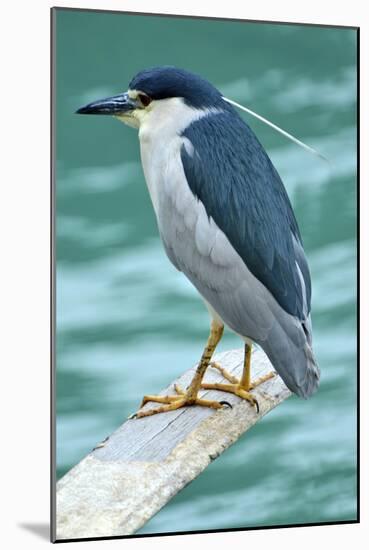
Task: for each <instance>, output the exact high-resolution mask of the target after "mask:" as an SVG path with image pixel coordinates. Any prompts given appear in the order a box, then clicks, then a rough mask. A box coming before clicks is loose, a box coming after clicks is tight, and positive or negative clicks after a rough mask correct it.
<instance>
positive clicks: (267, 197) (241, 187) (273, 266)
mask: <svg viewBox="0 0 369 550" xmlns="http://www.w3.org/2000/svg"><path fill="white" fill-rule="evenodd" d="M183 135H184V137H185V138H187V139H188V140H189V141H190V142H191V143H192V146H193V154H192V155H191V154H189V153H188V150H187V149H186V147H182V150H181V159H182V163H183V168H184V171H185V175H186V178H187V181H188V184H189V186H190V188H191V190H192V192H193V193H194V195H195V196H196V197H198V199H199V200H200V201H201V202H202V203H203V204H204V206H205V209H206V212H207V215H208V217H209V218H210V217H211V218H212V219H213V220H214V221H215V223H216V224H217V226H218V227H219V228H220V229H221V230H222V231H223V232H224V234H225V235H226V236H227V238H228V240H229V242H230V243H231V245H232V246H233V247H234V249H235V250H236V251H237V252H238V254H239V256H240V257H241V258H242V259H243V261H244V262H245V264H246V265H247V267H248V269H249V270H250V271H251V273H252V274H253V275H255V277H256V278H257V279H258V280H260V281H261V282H262V283H263V284H264V286H265V287H266V288H267V289H268V290H269V291H270V292H271V294H272V295H273V296H274V298H275V299H276V300H277V302H278V303H279V304H280V305H281V307H283V309H284V310H285V311H287V312H288V313H290V314H291V315H295V316H296V317H298V318H299V319H305V318H306V317H307V315H308V313H309V312H310V300H311V282H310V274H309V268H308V264H307V261H306V258H305V254H304V250H303V246H302V241H301V236H300V232H299V228H298V225H297V222H296V219H295V216H294V213H293V210H292V207H291V204H290V201H289V198H288V195H287V193H286V191H285V188H284V186H283V183H282V181H281V179H280V177H279V175H278V173H277V171H276V170H275V168H274V166H273V164H272V163H271V161H270V159H269V157H268V155H267V154H266V152H265V151H264V149H263V147H262V145H261V144H260V143H259V141H258V140H257V138H256V136H255V135H254V133H253V132H252V130H251V129H250V128H249V127H248V126H247V125H246V124H245V123H244V122H243V120H242V119H241V118H240V117H238V115H236V114H235V113H234V112H233V111H232V110H230V111H227V112H223V113H221V114H216V115H212V116H208V117H206V118H203V119H201V121H199V122H194V123H192V124H191V125H190V126H189V127H188V128H187V129H186V130H185V131H184V133H183ZM301 277H302V279H301Z"/></svg>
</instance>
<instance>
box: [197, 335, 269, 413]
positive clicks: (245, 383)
mask: <svg viewBox="0 0 369 550" xmlns="http://www.w3.org/2000/svg"><path fill="white" fill-rule="evenodd" d="M211 366H212V367H213V368H215V369H217V370H218V371H219V372H220V373H221V374H222V376H223V377H224V378H225V379H226V380H228V382H230V384H222V383H213V384H206V383H204V384H201V388H202V389H204V390H220V391H225V392H230V393H234V394H235V395H238V397H242V399H246V400H247V401H249V402H250V403H251V404H252V405H255V407H256V410H257V412H259V404H258V402H257V400H256V398H255V397H254V396H253V395H252V394H251V393H250V391H251V390H253V389H254V388H256V387H257V386H259V385H260V384H262V383H263V382H265V381H266V380H269V379H270V378H273V376H274V375H275V373H274V372H270V373H268V374H266V375H264V376H260V378H258V379H257V380H255V381H254V382H251V345H248V344H245V355H244V364H243V371H242V376H241V379H240V380H238V379H237V378H236V377H235V376H233V375H232V374H230V373H229V372H227V371H226V370H225V369H223V368H222V367H221V366H220V365H218V364H217V363H212V365H211Z"/></svg>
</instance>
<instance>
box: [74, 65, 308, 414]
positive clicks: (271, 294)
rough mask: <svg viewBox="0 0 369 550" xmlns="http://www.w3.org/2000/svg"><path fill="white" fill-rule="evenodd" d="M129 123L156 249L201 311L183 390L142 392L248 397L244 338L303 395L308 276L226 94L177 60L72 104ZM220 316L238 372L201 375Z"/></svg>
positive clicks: (177, 400) (282, 204)
mask: <svg viewBox="0 0 369 550" xmlns="http://www.w3.org/2000/svg"><path fill="white" fill-rule="evenodd" d="M77 112H78V113H81V114H102V115H113V116H115V117H116V118H118V119H119V120H121V121H122V122H124V123H126V124H128V125H129V126H133V127H135V128H138V136H139V140H140V148H141V159H142V166H143V170H144V174H145V178H146V182H147V186H148V189H149V193H150V196H151V200H152V203H153V207H154V210H155V214H156V218H157V223H158V228H159V232H160V236H161V239H162V241H163V244H164V247H165V250H166V253H167V255H168V257H169V259H170V261H171V262H172V263H173V264H174V265H175V267H176V268H177V269H179V270H180V271H182V272H183V273H184V274H185V275H186V276H187V277H188V279H189V280H190V281H191V283H192V284H193V285H194V286H195V287H196V289H197V290H198V292H199V293H200V295H201V296H202V298H203V299H204V301H205V304H206V306H207V308H208V310H209V313H210V316H211V329H210V335H209V338H208V341H207V344H206V347H205V349H204V352H203V354H202V357H201V360H200V362H199V364H198V367H197V369H196V372H195V375H194V377H193V379H192V381H191V383H190V385H189V386H188V388H187V389H186V391H184V390H182V389H180V388H176V391H177V395H168V396H155V395H148V396H145V397H144V401H143V403H145V402H147V401H154V402H158V403H162V404H163V405H162V406H160V407H158V408H155V409H150V410H145V411H140V412H138V413H137V416H138V417H141V416H148V415H151V414H154V413H159V412H164V411H169V410H173V409H178V408H180V407H183V406H185V405H194V404H198V405H203V406H208V407H213V408H220V407H222V406H223V405H222V402H217V401H208V400H205V399H202V398H201V397H199V391H200V390H201V389H204V388H205V389H217V390H222V391H225V392H232V393H234V394H236V395H238V396H240V397H242V398H244V399H246V400H248V401H249V402H250V403H252V404H254V405H256V406H257V401H256V399H255V397H254V396H253V395H252V393H251V392H252V389H253V388H255V387H256V386H257V385H259V384H261V383H262V382H264V381H265V380H266V379H267V378H269V377H271V376H273V373H270V375H267V376H264V377H263V378H260V379H258V380H255V381H253V382H251V377H250V359H251V346H252V343H253V342H255V343H257V344H258V345H260V346H261V347H262V349H263V350H264V351H265V353H266V354H267V356H268V357H269V359H270V361H271V363H272V364H273V366H274V368H275V369H276V371H277V372H278V373H279V375H280V376H281V378H282V379H283V381H284V382H285V384H286V385H287V386H288V388H289V389H290V390H291V391H292V392H294V393H296V394H298V395H299V396H301V397H304V398H307V397H309V396H310V395H311V394H312V393H313V392H314V390H316V388H317V387H318V384H319V369H318V366H317V364H316V361H315V359H314V355H313V350H312V330H311V320H310V300H311V282H310V274H309V268H308V264H307V260H306V256H305V253H304V249H303V245H302V240H301V235H300V231H299V228H298V225H297V222H296V218H295V216H294V213H293V210H292V206H291V203H290V201H289V198H288V195H287V193H286V190H285V188H284V186H283V183H282V181H281V179H280V177H279V175H278V173H277V171H276V169H275V168H274V166H273V164H272V162H271V161H270V159H269V157H268V155H267V154H266V152H265V150H264V148H263V147H262V145H261V144H260V143H259V141H258V139H257V138H256V136H255V134H254V133H253V132H252V130H251V129H250V128H249V126H248V125H247V124H246V123H245V122H244V121H243V120H242V119H241V117H240V116H239V115H238V113H237V112H236V110H235V109H234V107H233V106H232V105H231V103H230V100H226V99H225V98H224V97H223V96H222V94H221V93H220V92H219V91H218V90H217V89H216V88H215V87H214V86H212V85H211V84H210V83H209V82H207V81H206V80H204V79H203V78H201V77H199V76H197V75H194V74H192V73H190V72H188V71H185V70H182V69H177V68H175V67H156V68H152V69H146V70H144V71H142V72H140V73H138V74H137V75H136V76H135V77H134V78H133V80H132V81H131V83H130V85H129V89H128V91H127V92H126V93H122V94H119V95H117V96H114V97H110V98H107V99H103V100H100V101H95V102H93V103H90V104H89V105H86V106H85V107H82V108H80V109H79V110H78V111H77ZM224 325H227V326H228V327H229V328H230V329H231V330H233V331H234V332H235V333H237V334H238V335H239V336H240V337H241V338H242V339H243V340H244V341H245V356H244V369H243V374H242V377H241V379H240V380H237V379H235V378H234V377H233V376H231V375H230V374H228V373H227V372H226V371H224V370H223V369H222V368H221V367H220V366H219V365H215V367H216V368H219V369H220V370H221V372H222V374H223V376H224V378H225V379H226V380H227V382H228V383H227V384H205V383H203V377H204V374H205V371H206V369H207V367H208V366H209V364H211V363H210V362H211V358H212V355H213V352H214V350H215V347H216V345H217V344H218V342H219V340H220V339H221V337H222V334H223V329H224Z"/></svg>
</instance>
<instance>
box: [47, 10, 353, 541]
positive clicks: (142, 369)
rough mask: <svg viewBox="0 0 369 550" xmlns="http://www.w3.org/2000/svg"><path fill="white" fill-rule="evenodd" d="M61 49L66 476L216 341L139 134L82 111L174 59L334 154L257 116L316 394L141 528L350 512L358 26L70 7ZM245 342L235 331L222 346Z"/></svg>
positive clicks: (60, 336) (61, 14) (60, 271)
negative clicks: (170, 248) (162, 234)
mask: <svg viewBox="0 0 369 550" xmlns="http://www.w3.org/2000/svg"><path fill="white" fill-rule="evenodd" d="M56 43H57V55H56V61H57V64H56V67H57V75H56V83H57V85H56V107H57V119H56V120H57V128H56V197H57V210H56V214H57V216H56V221H57V226H56V227H57V312H56V313H57V342H56V343H57V361H56V364H57V472H58V476H59V477H60V476H62V475H63V474H64V473H65V472H66V471H68V470H69V469H70V468H71V467H72V466H73V465H75V464H76V463H77V462H78V461H79V460H80V459H81V458H83V457H84V456H85V455H86V454H87V453H88V452H89V451H90V450H91V449H92V448H93V447H94V445H95V444H96V443H97V442H99V441H101V440H102V439H104V438H105V437H106V435H108V434H109V433H111V432H112V431H114V430H115V429H116V428H117V427H118V426H119V425H120V424H121V423H122V421H123V420H124V419H125V418H126V417H127V416H128V415H129V414H131V413H132V412H134V411H135V410H136V409H137V406H138V405H139V403H140V399H141V397H142V396H143V394H144V393H155V392H157V391H158V390H160V389H161V388H162V387H165V386H166V385H167V384H168V383H169V382H170V381H171V380H173V379H174V378H175V377H177V376H178V375H179V374H180V373H182V372H183V371H184V370H186V369H187V368H189V367H190V366H192V365H193V364H194V363H195V362H196V361H197V360H198V358H199V356H200V354H201V351H202V347H203V345H204V343H205V341H206V337H207V333H208V324H209V321H208V314H207V312H206V310H205V308H204V306H203V303H202V301H201V300H200V299H199V297H198V295H197V293H196V291H195V290H194V289H193V288H192V287H191V285H190V284H189V282H188V281H187V280H186V279H185V278H184V276H182V275H181V274H180V273H178V272H177V271H176V270H175V268H174V267H173V266H172V265H171V264H170V263H169V261H168V260H167V258H166V256H165V253H164V251H163V248H162V246H161V243H160V240H159V237H158V233H157V228H156V222H155V218H154V214H153V211H152V206H151V203H150V199H149V196H148V193H147V190H146V187H145V183H144V178H143V174H142V169H141V165H140V159H139V150H138V141H137V135H136V132H135V131H134V130H132V129H129V128H127V127H124V126H123V125H122V124H120V123H119V122H118V121H116V120H113V119H109V118H105V117H78V116H76V115H74V114H73V113H74V111H75V109H76V108H78V107H79V106H81V105H83V104H85V103H86V102H88V101H90V100H93V99H98V98H101V97H105V96H108V95H112V94H115V93H117V92H119V91H122V90H124V89H126V87H127V85H128V82H129V80H130V79H131V77H132V76H133V75H134V74H135V73H136V72H137V71H138V70H140V69H142V68H144V67H147V66H152V65H156V64H174V65H178V66H182V67H185V68H187V69H190V70H193V71H194V72H198V73H200V74H202V75H203V76H205V77H207V78H208V79H209V80H211V81H212V82H213V83H214V84H215V85H216V86H217V87H218V88H219V89H220V90H221V91H222V92H223V94H224V95H226V96H228V97H230V98H232V99H234V100H236V101H239V102H243V103H244V104H245V105H247V106H249V107H250V108H251V109H253V110H255V111H257V112H258V113H260V114H261V115H264V116H266V117H268V118H270V119H271V120H272V121H273V122H275V123H276V124H278V125H280V126H282V127H283V128H285V129H286V130H288V131H290V132H291V133H293V134H294V135H296V136H297V137H299V138H300V139H302V140H303V141H305V142H306V143H308V144H310V145H311V146H313V147H315V148H316V149H318V150H319V151H320V152H321V153H323V154H324V155H325V156H327V157H328V158H329V160H330V163H329V164H327V163H325V162H323V161H321V160H320V159H318V158H317V157H314V156H312V155H310V154H308V153H306V152H305V151H303V150H302V149H300V148H298V147H297V146H296V145H294V144H292V143H291V142H289V141H287V140H285V139H284V138H283V137H282V136H280V135H279V134H277V133H275V132H274V131H273V130H271V129H269V128H268V127H266V126H264V125H262V124H261V123H259V122H258V121H256V120H255V119H250V118H249V117H247V121H248V122H249V124H250V125H251V126H252V128H253V129H254V131H255V132H256V133H257V135H258V137H259V139H260V140H261V141H262V143H263V144H264V146H265V147H266V149H267V151H268V153H269V155H270V157H271V158H272V160H273V162H274V164H275V166H276V168H277V169H278V171H279V173H280V175H281V177H282V179H283V181H284V183H285V185H286V188H287V190H288V193H289V195H290V198H291V201H292V203H293V206H294V209H295V212H296V216H297V219H298V221H299V225H300V228H301V232H302V235H303V238H304V243H305V248H306V251H307V255H308V258H309V263H310V266H311V272H312V281H313V326H314V345H315V350H316V355H317V357H318V361H319V364H320V367H321V371H322V380H321V387H320V390H319V392H318V394H316V395H315V396H314V397H313V398H312V399H311V400H309V401H306V402H305V401H302V400H300V399H298V398H297V397H292V398H290V399H289V400H288V401H286V402H285V403H283V405H281V406H280V407H278V408H277V409H276V410H274V411H273V412H272V413H270V414H269V415H268V416H267V417H266V418H265V419H263V421H262V422H260V423H259V424H258V425H257V426H255V427H254V428H253V429H252V430H251V431H250V432H248V434H247V435H245V436H244V437H242V438H241V439H240V440H239V441H238V442H237V443H236V444H235V445H234V446H233V447H231V448H230V449H229V450H228V451H227V452H225V453H224V454H223V455H222V456H221V457H219V458H218V459H217V460H216V461H215V462H214V463H212V464H211V465H210V466H209V467H208V468H207V469H206V471H205V472H204V473H203V474H202V475H201V476H200V477H199V478H198V479H196V480H195V481H193V482H192V483H191V484H190V485H189V486H187V487H186V488H185V489H184V490H183V491H182V492H181V493H180V494H179V495H177V497H175V498H174V499H173V500H172V501H171V502H170V503H169V504H168V505H167V506H166V507H165V508H164V509H163V510H162V511H160V512H159V513H158V514H157V515H156V516H155V517H154V518H152V520H151V521H149V522H148V523H147V525H146V526H145V528H144V529H142V530H141V531H140V533H155V532H171V531H184V530H202V529H221V528H232V527H249V526H260V525H278V524H295V523H307V522H322V521H337V520H352V519H355V518H356V352H357V350H356V68H355V64H356V34H355V31H353V30H350V29H328V28H313V27H305V26H283V25H268V24H255V23H244V22H238V23H235V22H221V21H206V20H190V19H177V18H176V19H170V18H159V17H149V16H145V17H140V16H128V15H114V14H104V13H86V12H73V11H66V10H62V11H58V16H57V34H56ZM245 116H246V115H245ZM240 346H241V342H240V340H239V339H238V338H237V337H236V336H235V335H234V334H232V333H230V332H229V331H227V332H226V333H225V336H224V338H223V340H222V342H221V344H220V346H219V351H222V350H225V349H229V348H235V347H240ZM107 535H109V533H107Z"/></svg>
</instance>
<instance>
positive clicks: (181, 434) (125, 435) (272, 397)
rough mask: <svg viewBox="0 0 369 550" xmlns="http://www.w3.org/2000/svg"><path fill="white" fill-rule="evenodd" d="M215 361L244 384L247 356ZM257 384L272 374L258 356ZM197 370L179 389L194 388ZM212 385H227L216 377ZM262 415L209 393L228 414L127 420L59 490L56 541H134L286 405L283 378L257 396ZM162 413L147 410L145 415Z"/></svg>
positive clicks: (197, 411)
mask: <svg viewBox="0 0 369 550" xmlns="http://www.w3.org/2000/svg"><path fill="white" fill-rule="evenodd" d="M214 360H215V361H217V362H218V363H220V364H221V365H222V366H223V367H224V368H226V369H227V370H228V371H229V372H231V373H232V374H234V375H236V376H240V374H241V372H242V364H243V350H231V351H227V352H224V353H219V354H217V355H216V356H215V357H214ZM251 364H252V378H253V379H255V378H257V377H259V376H262V375H264V374H267V373H268V372H270V371H272V370H273V368H272V366H271V364H270V362H269V360H268V359H267V357H266V355H265V354H264V353H263V352H262V351H261V350H259V349H256V348H254V349H253V354H252V362H251ZM194 369H195V367H194V368H192V369H189V370H188V371H187V372H185V373H184V374H183V375H182V376H181V377H180V378H179V379H178V380H176V381H174V382H173V383H172V384H171V385H170V386H168V388H166V389H165V390H163V391H162V392H161V394H168V393H169V394H173V393H174V390H173V386H174V384H175V383H178V384H180V385H181V386H182V387H183V388H186V386H187V385H188V384H189V382H190V380H191V378H192V375H193V372H194ZM205 379H206V381H207V382H222V381H224V379H223V377H222V376H221V374H220V373H219V371H217V370H216V369H213V368H209V369H208V370H207V372H206V375H205ZM253 394H254V395H255V397H256V398H257V400H258V402H259V407H260V411H259V413H257V412H256V410H255V407H252V406H250V404H249V403H248V402H246V401H244V400H242V399H240V398H238V397H237V396H235V395H232V394H229V393H227V394H225V393H223V392H219V391H215V390H208V391H204V392H203V395H204V396H205V395H206V398H209V399H217V400H218V401H220V400H227V401H228V402H229V403H230V404H231V405H232V409H231V408H228V407H227V408H224V409H219V410H214V409H208V408H204V407H199V406H195V407H186V408H183V409H178V410H176V411H170V412H167V413H164V414H163V413H162V414H157V415H154V416H150V417H146V418H140V419H128V420H127V421H126V422H125V423H124V424H122V426H120V427H119V428H118V429H117V430H116V431H115V432H114V433H113V434H112V435H111V436H110V437H109V438H108V439H107V440H106V441H105V442H104V443H103V444H100V445H98V446H97V448H96V449H94V450H93V451H92V452H91V453H90V454H89V455H88V456H86V457H85V458H84V459H83V460H82V461H81V462H80V463H79V464H77V466H75V467H74V468H72V469H71V470H70V471H69V472H68V473H67V474H66V475H65V476H64V477H63V478H62V479H61V480H60V481H59V482H58V484H57V505H56V517H57V540H62V539H75V538H88V537H102V536H105V537H106V536H116V535H122V536H123V535H130V534H133V533H135V532H136V531H137V530H138V529H140V528H141V527H142V526H143V525H144V524H145V523H146V522H147V521H148V520H149V519H150V518H151V517H152V516H153V515H154V514H155V513H156V512H158V510H160V509H161V508H162V507H163V506H164V505H165V504H166V503H167V502H168V501H169V500H170V499H171V498H173V497H174V496H175V495H176V494H177V493H178V492H179V491H180V490H181V489H182V488H183V487H184V486H185V485H187V484H188V483H189V482H190V481H192V480H193V479H194V478H196V477H197V476H198V475H199V474H200V473H201V472H202V471H203V470H204V469H205V468H206V467H207V466H208V465H209V464H210V463H211V461H212V460H214V459H215V458H217V457H218V456H219V455H220V454H221V453H222V452H223V451H225V450H226V449H227V448H228V447H229V446H230V445H232V444H233V443H234V442H235V441H237V439H238V438H239V437H240V436H241V435H242V434H243V433H244V432H246V431H247V430H249V429H250V428H251V427H252V426H253V425H254V424H255V423H256V422H258V421H259V420H261V418H262V417H263V416H264V415H265V414H266V413H268V412H269V411H270V410H271V409H273V408H274V407H275V406H276V405H278V404H279V403H281V402H282V401H283V400H284V399H286V398H287V397H289V395H290V392H289V390H288V389H287V388H286V386H285V385H284V383H283V381H282V380H281V378H280V377H279V376H274V377H273V378H272V379H270V380H268V381H266V382H264V383H263V384H262V385H260V386H259V387H257V388H256V389H255V390H253ZM153 406H158V405H157V404H155V405H154V404H153V403H148V404H147V405H145V407H146V408H148V407H153Z"/></svg>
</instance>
